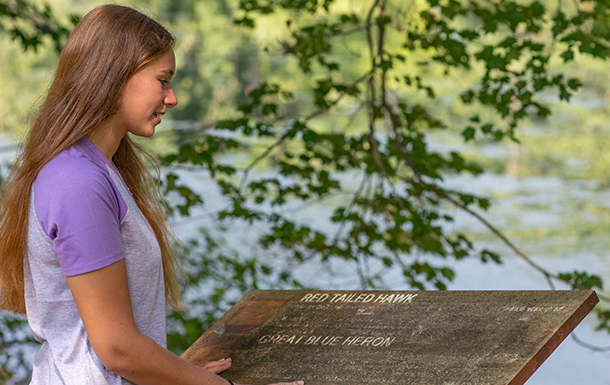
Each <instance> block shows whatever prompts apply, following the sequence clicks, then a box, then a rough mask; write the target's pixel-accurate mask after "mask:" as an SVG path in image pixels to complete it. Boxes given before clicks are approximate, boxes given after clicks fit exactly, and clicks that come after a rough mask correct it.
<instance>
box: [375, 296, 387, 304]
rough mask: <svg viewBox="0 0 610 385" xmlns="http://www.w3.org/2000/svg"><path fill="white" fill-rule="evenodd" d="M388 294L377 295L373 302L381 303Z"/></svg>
mask: <svg viewBox="0 0 610 385" xmlns="http://www.w3.org/2000/svg"><path fill="white" fill-rule="evenodd" d="M388 295H389V294H379V296H378V297H377V299H376V300H375V302H379V301H383V300H385V299H386V298H387V297H388Z"/></svg>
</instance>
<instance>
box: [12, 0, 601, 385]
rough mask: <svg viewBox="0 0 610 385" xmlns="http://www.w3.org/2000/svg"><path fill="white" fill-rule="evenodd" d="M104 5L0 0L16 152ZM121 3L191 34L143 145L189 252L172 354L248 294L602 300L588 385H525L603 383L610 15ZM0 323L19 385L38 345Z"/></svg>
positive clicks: (362, 5) (342, 0)
mask: <svg viewBox="0 0 610 385" xmlns="http://www.w3.org/2000/svg"><path fill="white" fill-rule="evenodd" d="M101 3H102V2H100V1H93V0H91V1H88V0H80V1H76V0H56V1H54V2H53V4H52V8H48V9H45V7H44V4H43V3H42V2H28V1H24V0H1V1H0V47H1V52H2V54H1V55H0V73H2V74H3V79H4V82H3V85H2V86H1V87H0V91H1V92H0V130H1V131H2V133H3V136H2V142H3V143H4V144H3V146H4V147H2V148H0V151H2V154H4V155H6V156H5V157H4V159H7V160H10V159H11V157H12V154H13V153H14V151H15V144H14V143H15V142H16V141H18V140H19V139H20V138H22V137H23V134H24V132H25V129H26V127H27V124H28V117H30V116H31V115H32V114H33V113H35V108H36V105H37V103H40V98H41V96H42V95H43V94H44V90H45V88H46V87H48V85H49V82H50V80H51V79H52V75H53V71H54V68H55V65H56V61H57V52H58V50H59V49H60V48H61V45H62V44H63V42H64V41H65V38H66V36H67V33H69V31H70V30H71V29H72V28H73V24H74V23H75V22H76V21H77V20H78V18H79V17H80V16H82V15H84V14H85V13H86V12H87V11H89V10H90V9H91V8H93V7H94V6H96V5H99V4H101ZM125 5H131V6H134V7H136V8H139V9H141V10H142V11H144V12H145V13H149V14H151V15H156V16H157V18H158V19H159V20H160V21H161V22H162V23H163V24H164V25H166V26H167V27H168V28H169V29H170V30H171V31H172V32H173V33H174V34H175V36H176V37H177V45H176V57H177V68H178V71H177V75H176V77H175V78H174V80H173V86H174V89H175V90H176V93H177V96H178V99H179V105H178V106H177V107H176V108H175V109H173V110H172V111H171V112H170V113H168V115H166V118H165V119H164V122H163V124H162V125H161V126H160V127H159V129H158V132H157V133H156V134H155V137H154V139H153V140H150V141H143V142H142V144H143V145H145V146H146V147H147V148H149V149H150V150H151V151H152V152H154V153H155V154H157V155H158V156H159V159H160V162H161V164H162V173H161V178H160V181H161V183H162V186H163V189H164V192H165V193H166V200H167V202H168V206H169V208H170V211H171V213H170V214H171V215H172V216H173V218H174V222H175V225H176V228H177V231H178V235H179V236H180V237H181V239H182V240H183V242H184V243H185V246H186V247H185V249H184V250H185V253H184V257H185V270H186V273H187V276H188V282H186V283H185V293H186V299H187V302H188V305H189V311H188V312H186V313H171V314H169V316H168V321H169V322H168V324H169V330H168V332H169V341H168V342H169V345H170V349H172V350H173V351H175V352H177V353H179V352H181V351H183V350H184V349H185V348H186V347H187V346H189V345H190V344H191V343H192V342H193V341H194V340H195V339H196V338H197V337H198V336H199V335H200V334H201V333H202V332H203V331H204V330H205V329H206V328H207V327H208V326H209V325H210V323H211V322H212V321H213V320H214V319H216V318H218V317H219V316H220V315H221V314H223V313H224V312H225V311H226V310H227V309H228V308H229V307H230V305H231V304H232V303H234V302H235V301H236V300H237V299H239V298H240V297H241V295H243V293H244V292H245V291H247V290H248V289H250V288H324V289H332V288H342V289H363V288H364V289H372V288H383V289H390V288H391V289H401V290H404V289H441V290H442V289H447V288H448V289H543V288H559V289H566V288H594V289H596V290H597V291H598V293H599V294H600V295H601V296H602V299H603V301H602V305H600V306H599V307H598V308H597V309H596V314H595V316H593V317H591V319H589V320H587V323H588V324H589V329H588V330H590V332H584V333H583V334H585V335H586V336H587V337H589V339H590V340H582V341H581V340H578V341H579V342H578V343H577V344H573V345H570V350H571V352H572V355H569V354H568V355H566V356H567V357H569V358H568V359H567V360H566V361H570V362H576V363H578V365H577V369H575V370H576V375H577V377H576V378H577V379H578V380H579V381H575V380H572V379H570V376H569V375H566V374H565V373H563V372H561V369H560V367H561V366H566V365H564V364H562V365H557V366H555V367H554V368H555V369H554V372H555V373H554V374H551V373H550V372H546V373H544V377H543V376H538V377H534V378H533V379H532V381H538V382H536V383H549V384H550V383H553V384H562V383H566V384H567V383H574V382H583V378H584V379H585V380H584V382H586V383H588V384H598V383H599V384H602V383H604V384H605V383H607V376H604V375H603V374H600V373H605V371H604V370H603V364H600V363H603V362H604V361H603V360H607V358H606V357H607V355H606V354H605V353H604V352H605V351H606V350H607V349H606V348H605V347H604V346H602V345H601V344H600V341H603V339H604V338H606V337H605V336H607V332H608V330H609V325H608V320H609V319H610V312H608V310H607V301H606V299H605V297H604V296H603V294H604V292H603V278H604V277H610V269H609V268H608V267H609V264H608V260H607V253H608V251H607V250H609V247H608V246H610V242H609V241H608V239H609V238H608V236H607V234H608V230H609V229H610V219H609V218H610V216H609V215H608V211H609V209H610V205H609V204H608V203H607V201H608V199H607V194H608V191H607V189H608V186H610V177H609V175H608V172H607V171H606V170H607V169H608V166H609V164H610V157H609V155H607V154H606V151H605V149H606V148H607V144H610V140H609V139H608V138H609V136H608V131H609V128H610V126H609V125H608V119H607V118H608V113H609V109H608V98H609V97H610V94H609V93H608V90H609V84H610V83H609V77H610V75H609V71H608V69H609V68H608V63H607V59H608V56H610V7H609V6H608V5H607V4H605V2H603V1H598V2H596V1H580V0H544V1H525V0H524V1H509V0H493V1H492V0H489V1H488V0H460V1H455V0H444V1H440V0H407V1H403V0H401V1H396V0H394V1H390V0H334V1H333V0H320V1H317V0H268V1H258V0H181V1H179V0H151V1H146V2H135V1H134V2H131V3H128V4H125ZM7 167H10V164H9V163H7V165H6V166H5V168H4V171H5V172H6V169H7ZM0 317H1V323H0V384H1V383H3V382H6V381H8V382H9V383H11V382H12V383H15V382H16V383H19V382H22V381H24V378H27V371H28V368H29V362H30V361H31V354H32V351H33V350H34V349H35V344H33V343H32V341H31V337H30V335H29V330H28V329H27V324H26V323H25V320H24V319H23V318H22V317H16V316H14V315H11V314H6V313H1V314H0ZM593 329H600V330H601V331H600V332H598V333H597V334H595V333H594V332H593V331H592V330H593ZM567 343H568V341H566V343H564V345H566V344H567ZM558 353H559V351H558V352H557V353H556V354H558ZM584 355H586V357H587V358H586V361H587V362H593V363H594V364H593V365H598V366H599V367H600V369H599V370H595V367H593V369H591V368H590V367H586V366H583V365H584V364H583V363H582V362H581V361H579V360H578V359H575V358H574V357H577V356H580V357H582V356H584ZM599 357H602V359H601V361H600V359H599ZM552 358H553V357H552ZM605 362H607V361H605ZM587 365H588V364H587ZM585 367H586V368H587V369H586V370H585ZM543 369H544V366H543ZM541 370H542V369H541ZM571 371H572V372H573V371H574V369H572V370H571ZM584 371H588V374H583V373H582V372H584ZM587 375H588V376H589V377H586V376H587ZM583 376H584V377H583ZM562 381H563V382H562ZM596 381H597V382H596Z"/></svg>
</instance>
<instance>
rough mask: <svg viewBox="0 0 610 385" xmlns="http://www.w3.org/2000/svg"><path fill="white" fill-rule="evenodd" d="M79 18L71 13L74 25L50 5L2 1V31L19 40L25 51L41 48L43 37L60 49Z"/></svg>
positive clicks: (0, 29) (0, 13)
mask: <svg viewBox="0 0 610 385" xmlns="http://www.w3.org/2000/svg"><path fill="white" fill-rule="evenodd" d="M78 20H79V18H78V16H76V15H70V21H71V23H72V26H65V25H64V24H63V23H61V22H59V20H58V19H57V18H56V16H55V15H54V14H53V12H52V11H51V7H50V6H49V5H48V4H45V5H44V6H42V7H39V6H37V5H35V4H34V3H32V2H31V1H29V0H2V1H0V32H4V33H8V34H10V35H11V36H12V38H13V39H16V40H19V42H20V43H21V45H22V46H23V49H24V50H28V49H33V50H37V49H38V47H39V46H40V45H41V44H43V38H45V37H49V38H51V40H52V41H53V45H54V46H55V49H56V50H57V52H59V51H60V50H61V47H62V46H63V44H64V43H65V41H66V39H67V37H68V35H69V34H70V31H72V27H73V26H74V25H76V23H78Z"/></svg>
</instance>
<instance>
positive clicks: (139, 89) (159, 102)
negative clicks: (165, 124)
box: [114, 50, 178, 138]
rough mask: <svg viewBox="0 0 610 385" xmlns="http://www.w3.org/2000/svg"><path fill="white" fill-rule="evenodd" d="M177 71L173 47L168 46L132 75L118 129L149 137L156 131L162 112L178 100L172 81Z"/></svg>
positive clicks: (125, 92) (116, 118)
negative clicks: (166, 49)
mask: <svg viewBox="0 0 610 385" xmlns="http://www.w3.org/2000/svg"><path fill="white" fill-rule="evenodd" d="M175 71H176V60H175V58H174V51H173V50H169V51H168V52H166V53H165V54H163V56H161V57H159V58H157V59H155V60H154V61H152V62H150V63H149V64H147V65H146V66H145V67H143V68H142V69H140V70H139V71H138V72H136V73H135V74H134V75H133V76H132V77H131V78H129V80H128V81H127V85H126V86H125V90H124V92H123V96H122V97H121V104H120V106H121V107H120V109H119V111H118V112H117V114H116V115H115V117H114V119H115V123H116V124H117V127H118V129H120V130H121V131H124V134H126V133H128V132H131V133H132V134H133V135H137V136H144V137H147V138H148V137H151V136H152V135H153V134H154V133H155V126H156V125H157V124H159V123H161V115H163V114H165V111H166V109H167V108H171V107H174V106H175V105H176V104H178V100H177V99H176V95H175V94H174V90H173V89H172V86H171V84H170V80H171V79H172V76H174V72H175Z"/></svg>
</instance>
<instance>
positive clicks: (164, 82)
mask: <svg viewBox="0 0 610 385" xmlns="http://www.w3.org/2000/svg"><path fill="white" fill-rule="evenodd" d="M159 81H160V82H161V85H163V86H166V85H168V84H169V82H168V81H167V80H163V79H159Z"/></svg>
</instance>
